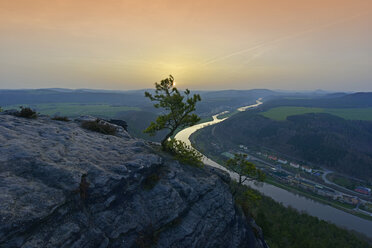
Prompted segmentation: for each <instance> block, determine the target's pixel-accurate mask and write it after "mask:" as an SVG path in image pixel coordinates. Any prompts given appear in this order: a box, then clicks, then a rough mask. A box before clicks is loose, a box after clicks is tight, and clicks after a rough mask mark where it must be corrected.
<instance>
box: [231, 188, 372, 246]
mask: <svg viewBox="0 0 372 248" xmlns="http://www.w3.org/2000/svg"><path fill="white" fill-rule="evenodd" d="M240 187H242V189H241V190H240V191H241V192H245V191H246V190H248V191H252V193H249V194H256V195H259V197H260V198H259V199H258V200H256V201H255V200H253V201H252V200H251V199H249V198H247V199H246V200H245V202H244V198H241V199H238V200H236V201H237V203H239V204H240V205H241V204H244V207H242V208H243V210H245V211H246V210H247V209H249V214H251V215H252V216H253V218H254V219H255V221H256V223H257V224H258V225H259V226H260V227H261V228H262V230H263V234H264V237H265V240H266V242H268V245H269V246H270V247H291V248H303V247H314V248H330V247H331V248H332V247H335V248H339V247H345V248H347V247H350V248H356V247H361V248H365V247H371V246H370V245H369V244H368V243H367V242H365V241H364V240H362V239H361V238H359V237H357V236H356V235H355V234H353V233H351V232H349V231H347V230H345V229H341V228H339V227H337V226H336V225H334V224H330V223H328V222H326V221H322V220H319V219H318V218H316V217H313V216H310V215H308V214H306V213H300V212H298V211H297V210H295V209H293V208H290V207H288V208H287V207H284V206H283V205H282V204H280V203H277V202H275V201H274V200H273V199H271V198H269V197H266V196H264V195H261V194H260V193H259V192H258V191H256V190H252V189H250V188H249V187H247V186H244V185H241V186H240ZM245 211H244V212H245Z"/></svg>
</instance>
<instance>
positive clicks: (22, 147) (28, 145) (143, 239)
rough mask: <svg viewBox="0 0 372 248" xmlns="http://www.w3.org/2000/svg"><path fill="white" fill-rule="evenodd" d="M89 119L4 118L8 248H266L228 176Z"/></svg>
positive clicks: (1, 199)
mask: <svg viewBox="0 0 372 248" xmlns="http://www.w3.org/2000/svg"><path fill="white" fill-rule="evenodd" d="M80 121H81V120H78V121H71V122H61V121H54V120H51V119H49V118H48V117H39V118H37V119H25V118H19V117H15V116H11V115H0V247H53V248H55V247H102V248H103V247H262V240H260V239H259V238H256V237H255V235H254V231H253V229H252V228H251V227H250V225H249V224H248V223H247V221H246V220H245V218H244V216H242V214H241V213H240V211H238V210H237V209H236V207H235V205H234V200H233V197H232V195H231V193H230V192H229V188H228V184H227V183H228V180H229V179H228V177H226V175H224V174H223V173H222V172H219V171H216V170H215V169H210V168H205V169H200V168H194V167H190V166H187V165H182V164H180V163H178V162H177V161H174V160H172V159H171V158H169V157H168V156H167V155H162V154H160V153H159V152H155V151H154V147H153V146H152V145H150V144H148V143H147V142H145V141H142V140H139V139H134V138H131V137H130V135H129V134H128V133H127V132H126V130H125V129H124V128H122V127H118V135H117V136H112V135H103V134H100V133H95V132H91V131H88V130H85V129H82V128H81V127H80ZM82 175H86V180H87V182H88V184H87V185H86V186H84V187H83V188H84V189H82V184H81V183H82ZM152 175H156V176H154V177H153V178H154V179H152V177H151V176H152ZM148 180H153V182H151V181H150V183H149V182H148ZM146 184H150V186H146ZM83 185H85V184H83ZM145 186H146V187H145ZM82 190H83V191H84V194H82V193H81V191H82ZM82 195H84V197H82Z"/></svg>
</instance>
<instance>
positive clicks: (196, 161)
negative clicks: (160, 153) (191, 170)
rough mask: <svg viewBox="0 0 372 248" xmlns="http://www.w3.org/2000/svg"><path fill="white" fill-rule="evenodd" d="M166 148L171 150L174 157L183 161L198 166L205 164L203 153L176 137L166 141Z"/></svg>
mask: <svg viewBox="0 0 372 248" xmlns="http://www.w3.org/2000/svg"><path fill="white" fill-rule="evenodd" d="M166 150H168V151H170V152H171V153H172V154H173V155H174V157H175V158H176V159H177V160H179V161H180V162H182V163H185V164H189V165H193V166H197V167H202V166H203V165H204V164H203V161H202V158H203V155H202V154H200V153H199V152H198V151H197V150H195V149H194V148H192V147H191V146H189V145H186V143H185V142H182V141H180V140H176V139H174V138H171V139H170V140H168V141H167V142H166Z"/></svg>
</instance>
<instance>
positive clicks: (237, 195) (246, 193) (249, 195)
mask: <svg viewBox="0 0 372 248" xmlns="http://www.w3.org/2000/svg"><path fill="white" fill-rule="evenodd" d="M230 188H231V191H232V192H233V194H234V200H235V204H236V205H238V206H239V207H241V209H242V210H243V212H244V215H245V216H246V217H247V218H249V217H251V216H252V214H251V206H252V205H253V206H256V205H257V204H258V203H259V201H260V200H261V195H260V194H258V193H257V192H255V191H254V190H252V189H250V188H248V187H242V186H241V185H239V184H238V183H236V182H234V181H232V182H231V183H230Z"/></svg>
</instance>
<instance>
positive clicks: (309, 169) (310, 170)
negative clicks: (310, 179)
mask: <svg viewBox="0 0 372 248" xmlns="http://www.w3.org/2000/svg"><path fill="white" fill-rule="evenodd" d="M301 170H303V171H306V172H308V173H311V172H312V171H313V170H312V169H311V168H310V167H309V166H306V165H303V166H301Z"/></svg>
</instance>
